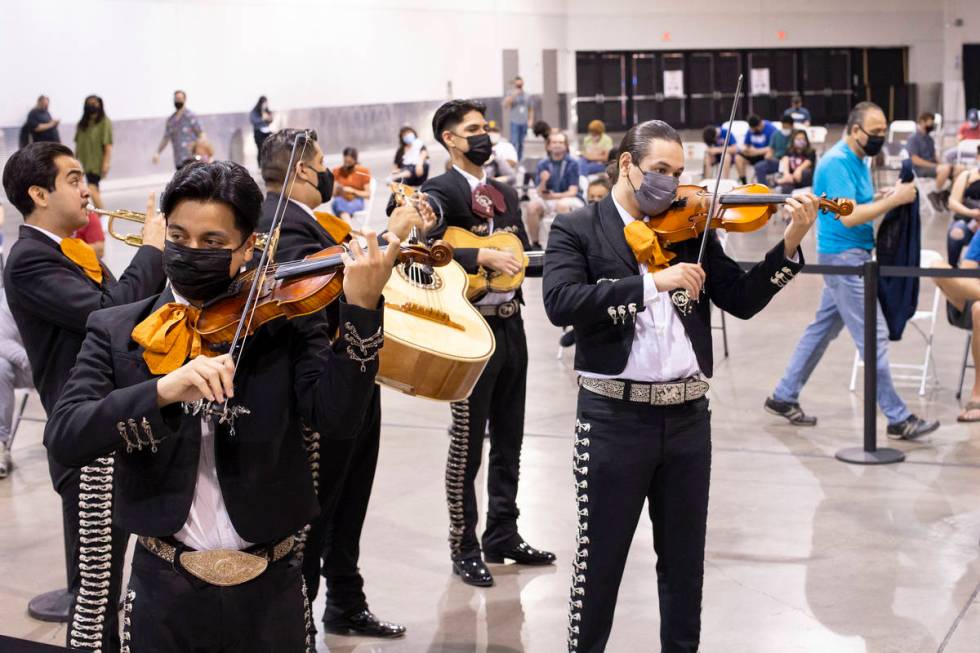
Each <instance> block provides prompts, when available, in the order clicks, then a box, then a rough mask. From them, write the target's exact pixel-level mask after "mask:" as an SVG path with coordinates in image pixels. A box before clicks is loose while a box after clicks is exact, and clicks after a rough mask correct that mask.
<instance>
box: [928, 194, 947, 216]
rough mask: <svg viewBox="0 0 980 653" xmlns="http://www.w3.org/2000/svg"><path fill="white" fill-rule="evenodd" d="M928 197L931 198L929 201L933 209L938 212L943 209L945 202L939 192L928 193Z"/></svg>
mask: <svg viewBox="0 0 980 653" xmlns="http://www.w3.org/2000/svg"><path fill="white" fill-rule="evenodd" d="M926 199H928V200H929V203H930V204H932V208H933V210H934V211H936V212H937V213H938V212H940V211H942V210H943V203H942V200H941V199H940V198H939V193H938V192H936V191H932V192H931V193H929V194H928V195H926Z"/></svg>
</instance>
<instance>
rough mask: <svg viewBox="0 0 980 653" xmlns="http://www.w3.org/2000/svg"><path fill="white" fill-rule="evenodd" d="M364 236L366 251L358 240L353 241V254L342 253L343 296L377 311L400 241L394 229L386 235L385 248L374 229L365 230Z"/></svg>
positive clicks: (349, 300) (396, 257)
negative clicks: (380, 245) (382, 247)
mask: <svg viewBox="0 0 980 653" xmlns="http://www.w3.org/2000/svg"><path fill="white" fill-rule="evenodd" d="M364 238H365V240H367V249H366V250H365V249H364V248H362V247H361V245H360V244H359V243H358V242H357V240H352V241H351V243H350V254H346V253H345V254H343V255H342V256H341V258H342V259H343V261H344V296H345V297H346V298H347V303H349V304H353V305H355V306H360V307H361V308H367V309H370V310H374V309H376V308H377V307H378V300H380V299H381V291H382V290H384V287H385V284H386V283H388V278H389V277H391V270H392V268H394V266H395V261H397V260H398V253H399V245H401V240H400V239H399V238H398V236H396V235H395V234H393V233H391V232H388V233H386V234H384V236H383V238H384V239H385V240H387V241H388V247H387V249H385V250H384V251H382V249H381V247H379V246H378V235H377V234H376V233H375V232H374V231H371V230H365V231H364Z"/></svg>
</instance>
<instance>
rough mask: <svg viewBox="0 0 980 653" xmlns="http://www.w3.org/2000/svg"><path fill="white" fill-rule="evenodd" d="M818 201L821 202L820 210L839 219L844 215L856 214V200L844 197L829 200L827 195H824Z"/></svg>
mask: <svg viewBox="0 0 980 653" xmlns="http://www.w3.org/2000/svg"><path fill="white" fill-rule="evenodd" d="M818 199H819V200H820V210H821V211H826V212H827V213H833V214H834V215H835V216H836V218H837V219H839V218H840V216H842V215H850V214H851V213H853V212H854V200H850V199H845V198H843V197H838V198H836V199H828V198H827V193H824V194H823V195H821V196H820V197H819V198H818Z"/></svg>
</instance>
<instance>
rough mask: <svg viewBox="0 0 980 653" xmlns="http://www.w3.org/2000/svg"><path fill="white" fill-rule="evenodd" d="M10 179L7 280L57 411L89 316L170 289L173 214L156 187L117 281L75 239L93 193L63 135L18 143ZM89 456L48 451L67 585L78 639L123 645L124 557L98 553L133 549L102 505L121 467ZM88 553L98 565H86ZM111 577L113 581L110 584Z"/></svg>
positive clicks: (39, 380) (40, 386)
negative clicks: (61, 456) (166, 270)
mask: <svg viewBox="0 0 980 653" xmlns="http://www.w3.org/2000/svg"><path fill="white" fill-rule="evenodd" d="M3 186H4V190H6V192H7V197H8V198H10V201H11V202H12V203H13V205H14V206H15V207H17V209H18V210H19V211H20V212H21V214H22V215H23V216H24V222H25V224H24V225H23V226H21V227H20V237H19V238H18V240H17V242H15V243H14V245H13V247H12V248H11V249H10V256H9V257H8V259H7V264H6V267H5V269H4V287H5V289H6V292H7V300H8V303H9V305H10V312H11V313H12V314H13V316H14V320H15V321H16V323H17V328H18V330H19V331H20V333H21V336H22V338H23V341H24V348H25V350H26V351H27V357H28V358H29V359H30V362H31V368H32V369H33V373H34V385H35V387H36V388H37V390H38V394H39V395H40V397H41V404H42V405H43V406H44V410H45V412H47V414H48V415H51V412H52V411H53V410H54V406H55V403H56V402H57V401H58V398H59V397H60V396H61V392H62V388H63V387H64V384H65V382H66V381H67V380H68V374H69V372H70V371H71V368H72V366H73V365H74V364H75V358H76V356H77V355H78V350H79V349H80V348H81V346H82V340H83V338H84V336H85V321H86V320H87V319H88V317H89V314H91V313H92V312H93V311H95V310H97V309H100V308H105V307H108V306H115V305H119V304H126V303H129V302H133V301H137V300H139V299H143V298H145V297H149V296H151V295H153V294H156V293H158V292H160V290H161V289H162V288H163V284H164V275H163V264H162V259H161V250H162V249H163V231H164V226H163V218H162V217H161V216H159V215H157V214H156V205H155V202H154V200H153V196H152V195H151V196H150V199H149V202H148V203H147V212H148V213H147V215H149V216H150V217H149V218H148V219H147V220H146V222H145V224H144V226H143V246H142V247H140V248H139V249H138V250H136V254H135V256H133V260H132V262H131V263H130V265H129V267H128V268H127V269H126V271H125V272H124V273H123V275H122V277H121V278H120V279H119V280H118V281H117V280H116V279H115V277H113V275H112V273H111V272H110V271H109V269H108V268H106V267H105V266H103V265H102V263H101V262H100V261H99V259H98V257H97V256H96V255H95V251H94V250H92V248H91V247H90V246H89V245H87V244H86V243H84V242H82V241H81V240H79V239H77V238H73V237H72V234H74V232H75V231H76V230H77V229H79V228H81V227H83V226H85V225H86V224H88V210H87V206H88V204H89V200H90V195H89V190H88V187H87V186H86V184H85V175H84V171H83V170H82V166H81V164H80V163H79V162H78V160H77V159H76V158H75V156H74V154H73V153H72V151H71V150H70V149H68V148H67V147H65V146H64V145H60V144H58V143H34V144H32V145H29V146H27V147H25V148H23V149H21V150H19V151H17V152H16V153H15V154H14V155H13V156H11V157H10V159H8V161H7V164H6V166H5V167H4V170H3ZM83 462H85V463H93V464H92V465H91V466H89V467H88V468H86V469H84V470H81V471H79V469H76V468H71V467H67V466H65V465H62V464H60V463H59V462H58V461H57V460H56V459H55V458H54V457H53V456H51V454H50V451H49V452H48V469H49V471H50V473H51V480H52V482H53V483H54V488H55V490H56V491H57V492H58V494H59V495H60V496H61V505H62V518H63V524H64V540H65V562H66V565H67V573H68V590H67V593H68V598H69V599H71V598H74V599H75V600H74V602H73V605H74V606H75V608H74V610H73V615H74V616H73V617H72V618H71V626H70V627H69V629H68V643H69V645H71V644H72V642H73V641H76V642H85V643H93V642H94V643H99V642H101V644H99V645H100V647H101V648H102V650H104V651H118V650H119V636H118V629H117V628H116V619H117V617H116V610H115V608H114V606H115V605H116V603H117V601H118V599H119V593H120V586H121V581H122V562H121V561H120V562H119V564H117V565H115V566H113V568H112V569H111V570H110V569H109V567H108V565H107V564H105V563H103V562H101V561H95V562H93V560H94V559H95V558H100V557H101V556H105V555H106V554H108V553H109V551H110V547H115V548H116V549H117V550H122V551H125V548H126V542H127V540H128V537H127V535H126V534H125V533H123V532H122V531H119V530H118V529H111V524H110V520H109V519H108V517H107V515H106V513H105V511H104V510H103V509H101V508H100V506H101V505H102V504H104V503H105V502H106V501H108V500H110V499H111V492H110V488H111V483H112V469H111V465H110V466H105V465H101V464H96V461H95V460H94V457H93V458H92V459H89V460H85V461H83ZM81 483H84V484H85V486H86V487H87V489H86V490H85V491H84V492H81V495H83V496H82V499H83V501H82V503H81V504H80V503H79V499H80V492H79V490H80V484H81ZM80 512H82V513H86V514H84V515H82V517H84V518H85V520H86V521H87V522H89V524H88V525H87V526H85V527H84V528H82V527H81V525H80V518H81V517H80ZM96 522H97V523H96ZM110 529H111V534H110ZM80 533H81V535H80ZM110 542H111V544H110ZM80 556H84V557H85V560H86V563H85V564H86V566H87V567H88V569H87V570H85V571H84V572H83V570H82V569H81V568H80V566H79V557H80ZM110 572H111V573H110ZM110 576H111V579H110V582H105V581H106V579H107V578H109V577H110ZM45 596H49V595H45ZM58 596H61V594H60V593H59V594H58ZM39 598H41V597H39ZM34 607H37V606H36V605H35V602H32V608H34ZM41 609H47V610H51V611H53V612H60V611H61V610H64V611H65V612H64V617H63V620H65V621H68V620H69V618H68V614H67V612H68V606H65V607H64V608H59V607H57V606H54V605H48V606H43V607H41Z"/></svg>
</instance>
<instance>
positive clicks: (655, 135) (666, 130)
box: [606, 120, 681, 183]
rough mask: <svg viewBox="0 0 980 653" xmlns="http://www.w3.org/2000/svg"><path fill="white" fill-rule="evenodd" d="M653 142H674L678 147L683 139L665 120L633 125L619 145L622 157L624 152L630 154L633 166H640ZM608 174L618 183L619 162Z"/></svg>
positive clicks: (612, 165) (614, 164) (613, 164)
mask: <svg viewBox="0 0 980 653" xmlns="http://www.w3.org/2000/svg"><path fill="white" fill-rule="evenodd" d="M653 140H664V141H673V142H674V143H677V144H678V145H680V144H681V137H680V135H679V134H678V133H677V130H675V129H674V128H673V127H671V126H670V125H668V124H667V123H665V122H664V121H663V120H647V121H646V122H641V123H639V124H637V125H633V126H632V127H630V128H629V130H627V132H626V134H624V135H623V140H622V142H621V143H620V144H619V153H620V156H622V153H623V152H629V153H630V159H632V161H633V165H635V166H639V165H640V161H642V160H643V157H645V156H646V155H647V152H649V151H650V141H653ZM606 172H607V173H608V174H609V178H610V179H612V181H613V183H616V181H617V180H618V179H619V161H616V162H614V163H611V164H610V165H609V167H608V168H607V169H606Z"/></svg>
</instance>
